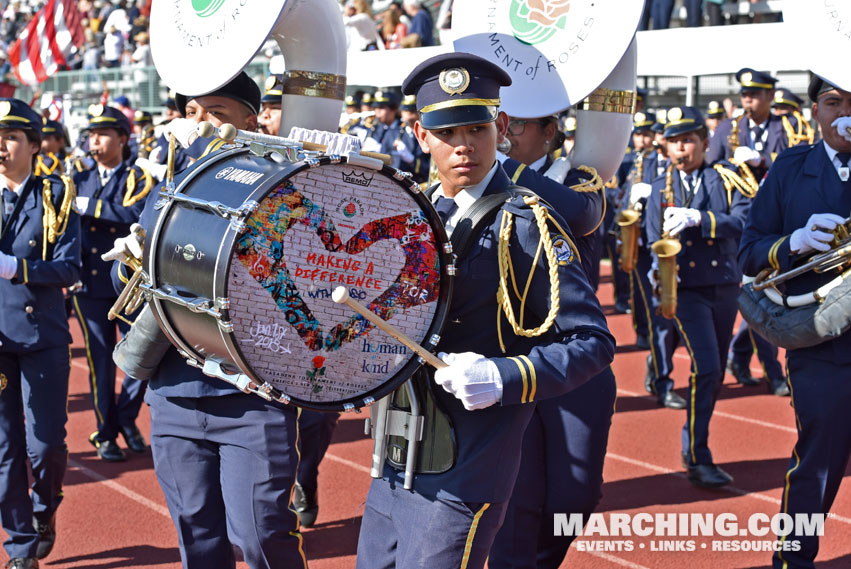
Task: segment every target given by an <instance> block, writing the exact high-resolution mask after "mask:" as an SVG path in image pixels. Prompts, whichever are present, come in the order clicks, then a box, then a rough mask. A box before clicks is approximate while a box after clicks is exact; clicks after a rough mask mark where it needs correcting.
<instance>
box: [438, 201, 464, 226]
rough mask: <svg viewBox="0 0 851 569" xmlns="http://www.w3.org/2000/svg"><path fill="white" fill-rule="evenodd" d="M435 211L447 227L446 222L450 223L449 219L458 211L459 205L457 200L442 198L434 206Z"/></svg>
mask: <svg viewBox="0 0 851 569" xmlns="http://www.w3.org/2000/svg"><path fill="white" fill-rule="evenodd" d="M434 209H436V210H437V215H439V216H440V221H442V222H443V225H446V222H447V221H449V218H450V217H452V214H453V213H455V211H456V210H457V209H458V204H456V203H455V200H451V199H449V198H445V197H443V196H440V197H439V198H437V202H435V204H434Z"/></svg>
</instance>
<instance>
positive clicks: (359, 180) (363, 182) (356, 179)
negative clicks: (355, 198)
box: [343, 170, 375, 188]
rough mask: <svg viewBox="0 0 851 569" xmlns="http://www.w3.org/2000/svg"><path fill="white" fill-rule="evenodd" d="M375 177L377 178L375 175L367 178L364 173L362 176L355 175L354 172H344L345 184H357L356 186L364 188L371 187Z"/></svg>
mask: <svg viewBox="0 0 851 569" xmlns="http://www.w3.org/2000/svg"><path fill="white" fill-rule="evenodd" d="M374 177H375V176H374V175H372V176H369V177H367V176H366V174H364V173H363V172H361V173H360V174H355V171H354V170H352V171H351V172H349V173H348V174H346V173H345V172H343V181H344V182H348V183H350V184H355V185H358V186H363V187H364V188H365V187H367V186H369V185H370V184H371V183H372V179H373V178H374Z"/></svg>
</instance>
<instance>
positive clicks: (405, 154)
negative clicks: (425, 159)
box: [393, 140, 414, 163]
mask: <svg viewBox="0 0 851 569" xmlns="http://www.w3.org/2000/svg"><path fill="white" fill-rule="evenodd" d="M393 150H394V151H395V152H396V154H398V155H399V158H401V159H402V162H409V163H410V162H413V161H414V155H413V154H411V152H410V151H409V150H408V147H407V146H405V143H404V142H402V141H401V140H397V141H396V142H395V143H393Z"/></svg>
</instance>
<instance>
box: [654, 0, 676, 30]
mask: <svg viewBox="0 0 851 569" xmlns="http://www.w3.org/2000/svg"><path fill="white" fill-rule="evenodd" d="M648 1H649V2H650V17H651V18H653V29H654V30H665V29H667V28H669V27H671V14H673V13H674V0H648Z"/></svg>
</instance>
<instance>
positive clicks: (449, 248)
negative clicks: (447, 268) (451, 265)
mask: <svg viewBox="0 0 851 569" xmlns="http://www.w3.org/2000/svg"><path fill="white" fill-rule="evenodd" d="M443 252H444V253H446V254H447V255H451V254H452V243H448V242H447V243H444V244H443Z"/></svg>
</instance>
